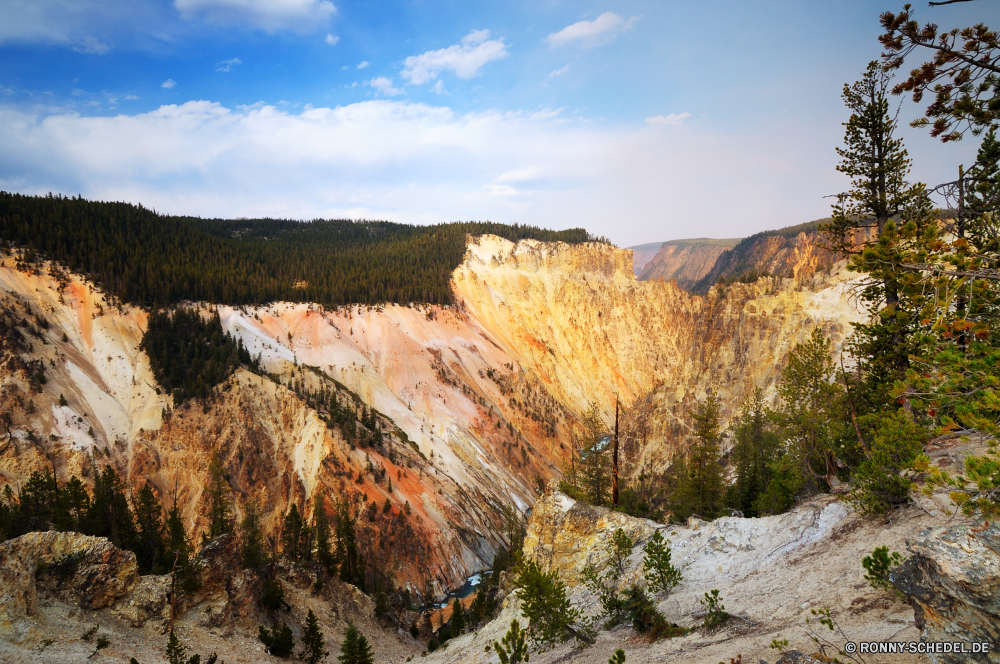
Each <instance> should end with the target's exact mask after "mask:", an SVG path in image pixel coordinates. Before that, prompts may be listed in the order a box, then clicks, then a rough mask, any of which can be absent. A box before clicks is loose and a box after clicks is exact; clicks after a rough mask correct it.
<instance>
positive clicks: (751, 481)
mask: <svg viewBox="0 0 1000 664" xmlns="http://www.w3.org/2000/svg"><path fill="white" fill-rule="evenodd" d="M730 430H731V431H732V434H733V440H734V444H733V451H732V453H731V459H732V463H733V465H734V466H735V470H736V481H735V482H734V483H733V484H732V485H731V486H730V487H729V489H728V491H727V493H726V504H727V505H729V506H730V507H734V508H736V509H738V510H740V512H742V513H743V516H746V517H755V516H758V514H757V511H756V509H755V507H754V502H755V501H756V500H757V498H758V497H759V496H760V495H761V494H763V493H764V492H765V491H766V490H767V485H768V482H769V481H770V480H771V476H772V473H771V464H772V463H774V462H775V461H776V460H777V459H778V457H779V456H780V454H781V445H780V442H779V440H778V435H777V434H776V433H775V432H774V431H773V427H772V423H771V420H770V417H769V413H768V409H767V406H766V405H765V404H764V392H763V390H761V389H760V388H757V389H755V390H754V392H753V394H752V395H751V396H750V397H748V398H747V400H746V401H744V402H743V405H742V407H741V409H740V415H739V417H738V418H737V419H736V420H735V421H733V423H732V424H731V425H730Z"/></svg>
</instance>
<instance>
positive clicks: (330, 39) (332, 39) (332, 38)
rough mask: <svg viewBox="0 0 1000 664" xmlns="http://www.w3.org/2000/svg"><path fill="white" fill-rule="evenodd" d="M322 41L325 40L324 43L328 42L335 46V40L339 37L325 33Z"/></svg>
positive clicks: (337, 40)
mask: <svg viewBox="0 0 1000 664" xmlns="http://www.w3.org/2000/svg"><path fill="white" fill-rule="evenodd" d="M324 41H326V43H327V44H329V45H330V46H336V45H337V42H339V41H340V37H338V36H336V35H331V34H329V33H327V35H326V39H325V40H324Z"/></svg>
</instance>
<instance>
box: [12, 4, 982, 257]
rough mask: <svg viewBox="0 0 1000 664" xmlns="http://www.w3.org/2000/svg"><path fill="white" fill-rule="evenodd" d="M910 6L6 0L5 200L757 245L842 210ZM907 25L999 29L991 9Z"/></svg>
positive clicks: (965, 156) (947, 149) (962, 9)
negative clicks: (849, 116)
mask: <svg viewBox="0 0 1000 664" xmlns="http://www.w3.org/2000/svg"><path fill="white" fill-rule="evenodd" d="M900 7H901V3H898V4H892V3H891V2H885V1H882V2H871V1H867V0H841V1H839V2H829V3H817V2H806V1H804V0H803V1H801V2H790V1H789V2H746V1H745V0H743V1H742V2H726V1H719V2H713V3H701V2H699V3H695V2H689V1H673V0H654V1H649V2H647V1H642V0H636V1H621V2H592V1H590V0H578V1H575V2H570V1H562V0H533V1H531V2H521V1H520V0H509V1H507V2H502V3H499V2H495V3H472V2H462V1H459V0H455V1H452V2H445V1H439V2H433V1H430V0H396V1H388V0H386V1H382V0H369V1H367V2H356V1H350V0H128V1H127V2H118V1H114V0H0V189H3V190H8V191H18V192H24V193H44V192H49V191H52V192H57V193H62V194H66V195H76V194H82V195H83V196H85V197H87V198H93V199H105V200H127V201H132V202H136V203H142V204H144V205H146V206H147V207H152V208H154V209H156V210H158V211H161V212H166V213H173V214H192V215H200V216H220V217H240V216H265V215H267V216H280V217H291V218H299V219H311V218H315V217H328V218H329V217H337V218H342V217H349V218H369V219H373V218H377V219H390V220H393V221H401V222H410V223H434V222H439V221H452V220H477V219H491V220H494V221H503V222H520V223H530V224H537V225H541V226H545V227H549V228H568V227H574V226H584V227H586V228H587V229H589V230H591V231H592V232H595V233H598V234H602V235H606V236H608V237H610V238H611V239H612V240H613V241H614V242H616V243H618V244H620V245H632V244H638V243H643V242H653V241H661V240H667V239H672V238H682V237H699V236H709V237H738V236H745V235H748V234H750V233H753V232H755V231H759V230H764V229H767V228H775V227H779V226H785V225H789V224H795V223H801V222H803V221H808V220H811V219H815V218H818V217H822V216H825V215H826V214H827V211H828V209H829V200H828V199H824V198H823V197H824V196H826V195H829V194H833V193H835V192H837V191H840V190H842V189H844V188H845V181H844V179H843V178H842V176H840V175H839V174H838V173H837V172H836V171H835V170H834V167H835V165H836V162H837V156H836V153H835V152H834V148H835V147H836V146H837V145H838V144H839V141H840V139H841V137H842V133H843V128H842V126H841V123H842V122H843V121H844V120H845V119H846V113H845V110H844V108H843V106H842V103H841V101H840V91H841V88H842V86H843V84H844V83H845V82H848V81H852V80H854V79H856V78H857V77H858V73H859V72H860V71H861V70H862V69H863V68H864V66H865V64H866V63H867V62H868V61H869V60H872V59H875V58H877V57H878V55H879V46H878V43H877V40H876V38H877V35H878V34H879V30H878V15H879V13H880V12H881V11H885V10H893V11H897V10H898V9H899V8H900ZM917 12H918V17H919V18H921V19H922V20H933V21H935V22H937V23H939V24H941V25H942V27H952V26H964V25H967V24H971V23H975V22H979V21H985V22H986V23H988V24H990V25H993V26H994V27H996V24H997V23H1000V20H998V19H1000V8H998V7H997V6H996V3H992V2H985V1H984V2H976V3H968V4H958V5H951V6H947V7H937V8H930V7H927V6H926V4H925V3H919V4H918V6H917ZM913 64H914V66H915V65H916V64H917V63H916V62H914V63H913ZM918 110H919V109H917V108H915V107H914V106H913V105H912V104H909V103H904V104H903V106H902V110H901V114H902V115H901V117H902V118H903V119H904V120H905V121H907V122H908V121H909V120H910V119H912V118H914V117H917V116H918ZM904 124H905V123H904ZM903 134H904V137H905V139H906V144H907V147H908V148H909V150H910V153H911V155H912V156H913V157H914V162H915V163H914V171H913V175H914V177H915V178H916V179H921V180H925V181H930V182H939V181H942V180H943V179H945V178H946V177H949V176H950V175H951V174H952V173H953V172H954V171H955V170H956V169H957V165H958V164H959V163H963V162H964V163H966V164H968V163H971V161H972V160H973V158H974V153H975V148H976V142H975V141H973V140H967V141H966V142H964V143H962V144H960V145H958V146H955V145H949V146H942V145H940V144H938V143H937V142H936V141H935V140H934V139H931V138H930V137H928V136H927V135H926V133H925V132H922V131H917V130H912V129H910V128H908V127H907V128H906V129H905V130H904V132H903Z"/></svg>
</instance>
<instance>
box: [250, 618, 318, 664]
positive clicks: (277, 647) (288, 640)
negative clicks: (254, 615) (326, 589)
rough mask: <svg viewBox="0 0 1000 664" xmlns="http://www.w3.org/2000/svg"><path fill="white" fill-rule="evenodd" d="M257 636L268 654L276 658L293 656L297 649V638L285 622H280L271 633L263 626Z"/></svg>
mask: <svg viewBox="0 0 1000 664" xmlns="http://www.w3.org/2000/svg"><path fill="white" fill-rule="evenodd" d="M310 613H311V611H310ZM314 617H315V616H314ZM257 636H258V637H259V638H260V642H261V643H263V644H264V645H265V646H266V647H267V652H269V653H270V654H272V655H274V656H275V657H288V656H289V655H291V654H292V649H293V648H294V647H295V637H293V636H292V628H291V627H289V626H288V625H286V624H285V623H283V622H279V623H278V624H277V625H275V626H274V627H272V628H271V630H270V631H268V629H267V628H266V627H264V626H263V625H261V626H260V628H259V629H258V631H257Z"/></svg>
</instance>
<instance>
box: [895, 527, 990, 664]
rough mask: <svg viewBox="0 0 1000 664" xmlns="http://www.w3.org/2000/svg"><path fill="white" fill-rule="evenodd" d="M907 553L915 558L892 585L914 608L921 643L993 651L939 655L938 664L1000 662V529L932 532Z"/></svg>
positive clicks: (924, 534)
mask: <svg viewBox="0 0 1000 664" xmlns="http://www.w3.org/2000/svg"><path fill="white" fill-rule="evenodd" d="M906 548H907V550H909V552H910V553H911V556H910V557H909V558H908V559H907V560H906V561H905V562H904V563H903V565H902V566H900V567H899V568H898V569H896V570H895V571H893V572H892V573H891V575H890V579H891V581H892V583H893V585H894V586H895V587H896V588H897V589H898V590H899V591H900V592H901V593H903V594H904V595H905V596H906V597H907V598H909V600H910V603H911V604H912V605H913V612H914V618H915V621H916V625H917V627H918V628H920V630H921V640H922V641H924V642H930V643H949V644H956V643H962V644H964V647H965V649H966V650H970V649H972V648H973V644H974V643H975V644H983V643H988V644H989V647H990V651H989V652H987V653H983V652H959V653H948V652H941V653H936V654H935V655H934V656H933V657H932V659H933V661H935V662H941V663H943V664H959V663H960V662H993V663H995V662H1000V645H998V644H1000V526H997V525H996V524H995V523H994V524H990V523H988V522H987V523H983V524H979V525H963V526H952V527H947V526H938V527H934V528H928V529H926V530H924V531H923V532H921V533H920V534H919V535H918V536H916V537H914V538H912V539H910V540H908V541H907V543H906Z"/></svg>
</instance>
